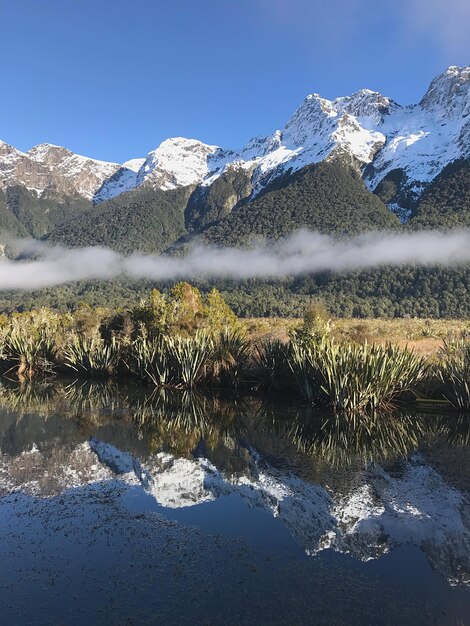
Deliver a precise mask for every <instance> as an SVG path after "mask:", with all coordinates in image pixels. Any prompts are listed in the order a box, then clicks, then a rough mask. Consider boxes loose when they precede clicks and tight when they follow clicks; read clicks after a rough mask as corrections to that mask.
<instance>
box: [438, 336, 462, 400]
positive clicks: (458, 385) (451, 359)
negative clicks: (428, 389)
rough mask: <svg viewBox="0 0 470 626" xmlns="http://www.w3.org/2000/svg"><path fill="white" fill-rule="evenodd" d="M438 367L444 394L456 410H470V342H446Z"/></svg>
mask: <svg viewBox="0 0 470 626" xmlns="http://www.w3.org/2000/svg"><path fill="white" fill-rule="evenodd" d="M439 357H440V358H439V363H438V365H437V366H436V371H437V378H438V380H439V382H440V383H441V385H442V394H443V396H444V398H446V400H448V401H449V402H450V403H451V404H452V406H454V407H455V408H456V409H460V410H464V411H469V410H470V342H469V341H466V340H465V339H460V340H458V341H452V342H445V343H444V346H443V348H442V350H441V352H440V353H439Z"/></svg>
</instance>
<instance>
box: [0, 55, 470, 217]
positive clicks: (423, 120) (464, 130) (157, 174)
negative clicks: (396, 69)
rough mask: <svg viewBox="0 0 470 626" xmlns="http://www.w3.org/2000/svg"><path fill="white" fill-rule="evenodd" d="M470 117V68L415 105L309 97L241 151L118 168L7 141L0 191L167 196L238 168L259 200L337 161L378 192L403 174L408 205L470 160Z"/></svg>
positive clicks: (2, 148) (184, 145) (366, 96)
mask: <svg viewBox="0 0 470 626" xmlns="http://www.w3.org/2000/svg"><path fill="white" fill-rule="evenodd" d="M469 114H470V66H469V67H463V68H459V67H455V66H452V67H449V68H448V69H447V70H446V71H445V72H443V73H442V74H440V75H439V76H437V77H436V78H435V79H434V80H433V81H432V83H431V85H430V87H429V89H428V91H427V92H426V94H425V96H424V97H423V98H422V100H421V102H420V103H419V104H416V105H413V106H400V105H399V104H397V103H396V102H394V101H393V100H391V99H390V98H387V97H386V96H383V95H382V94H380V93H378V92H375V91H371V90H369V89H361V90H360V91H358V92H356V93H354V94H353V95H351V96H347V97H342V98H336V99H335V100H327V99H325V98H322V97H321V96H319V95H318V94H316V93H314V94H311V95H309V96H307V97H306V98H305V100H304V102H303V103H302V104H301V106H300V107H299V108H298V109H297V111H295V113H294V114H293V115H292V117H291V118H290V119H289V120H288V122H287V123H286V124H285V126H284V128H282V129H280V130H277V131H275V132H274V133H273V134H272V135H269V136H267V137H255V138H254V139H252V140H250V141H249V142H248V144H247V145H246V146H245V147H244V148H242V149H241V150H239V151H233V150H223V149H221V148H219V147H217V146H212V145H208V144H205V143H203V142H201V141H197V140H195V139H186V138H182V137H177V138H172V139H167V140H165V141H163V142H162V143H161V144H160V145H159V146H158V147H157V148H156V149H155V150H152V151H151V152H149V154H148V155H147V157H146V158H144V159H133V160H132V161H128V162H127V163H124V164H123V165H119V164H116V163H104V162H101V161H96V160H93V159H88V158H86V157H82V156H78V155H75V154H73V153H72V152H70V151H68V150H66V149H65V148H61V147H58V146H51V145H49V144H41V145H39V146H36V147H34V148H32V149H31V150H30V151H29V152H27V153H22V152H20V151H18V150H16V149H15V148H13V147H12V146H9V145H7V144H5V143H3V142H0V187H8V186H10V185H15V184H20V185H24V186H26V187H28V188H29V189H35V190H37V192H38V193H41V192H42V191H44V189H46V188H49V187H55V188H57V190H58V191H59V192H62V193H65V194H70V193H79V194H81V195H83V196H84V197H86V198H93V200H94V201H95V202H101V201H103V200H107V199H110V198H112V197H114V196H116V195H119V194H121V193H123V192H125V191H129V190H130V189H133V188H135V187H137V186H139V185H143V184H148V185H151V186H152V187H154V188H158V189H162V190H167V189H174V188H175V187H181V186H188V185H203V186H208V185H210V184H212V183H213V182H214V180H216V179H217V178H218V177H220V176H222V175H224V174H225V173H226V172H227V171H228V170H229V169H230V168H234V167H236V168H243V169H245V170H246V171H247V172H248V173H249V175H250V177H251V183H252V193H253V194H254V195H256V194H257V193H258V192H259V191H261V190H262V189H263V187H265V186H266V185H267V184H269V183H270V182H271V181H272V180H273V179H274V178H276V177H277V176H280V175H282V174H284V173H286V172H287V171H296V170H299V169H301V168H302V167H304V166H305V165H309V164H311V163H317V162H319V161H323V160H325V159H333V158H338V157H339V158H341V159H342V160H345V161H347V162H348V163H350V164H352V165H353V166H355V167H356V168H357V169H358V170H359V171H361V172H362V173H363V176H364V179H365V181H366V184H367V185H368V186H369V188H370V189H372V190H373V189H375V188H376V187H377V185H378V184H379V183H380V182H381V181H382V180H383V179H384V178H385V177H386V176H387V175H388V174H389V173H390V172H392V171H395V170H400V171H402V172H403V175H404V180H406V189H405V188H403V189H401V190H399V191H401V195H402V196H403V194H404V193H405V192H406V194H405V195H406V199H405V201H406V202H407V203H408V204H409V203H412V202H413V201H414V200H416V199H417V198H418V197H419V195H420V194H421V192H422V191H423V190H424V188H425V187H426V185H427V184H428V183H429V182H430V181H431V180H432V179H433V178H434V177H435V176H437V174H439V173H440V172H441V171H442V169H443V168H444V167H445V166H446V165H447V164H448V163H450V162H452V161H454V160H455V159H458V158H467V157H470V121H469V120H468V115H469ZM397 202H398V201H394V202H393V203H391V204H393V205H397Z"/></svg>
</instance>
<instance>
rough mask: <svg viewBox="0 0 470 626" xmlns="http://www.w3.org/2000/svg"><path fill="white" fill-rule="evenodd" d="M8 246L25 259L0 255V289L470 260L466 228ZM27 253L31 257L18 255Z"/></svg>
mask: <svg viewBox="0 0 470 626" xmlns="http://www.w3.org/2000/svg"><path fill="white" fill-rule="evenodd" d="M14 245H15V246H16V251H17V252H18V253H19V254H20V255H21V256H22V257H23V260H9V259H6V258H5V259H3V260H1V261H0V290H10V289H26V290H32V289H39V288H42V287H51V286H53V285H60V284H63V283H66V282H71V281H78V280H85V279H103V280H109V279H112V278H117V277H125V278H130V279H132V280H139V279H143V278H146V279H153V280H179V279H183V278H186V279H196V278H202V277H207V278H218V277H230V278H234V279H243V278H270V277H282V276H295V275H301V274H307V273H315V272H320V271H325V270H330V271H338V272H340V271H348V270H356V269H366V268H371V267H379V266H384V265H391V266H397V265H402V264H405V263H408V264H416V265H421V266H431V265H444V266H452V265H456V264H461V263H470V230H461V231H454V232H449V233H441V232H438V231H429V232H418V233H406V234H403V233H401V234H395V233H369V234H364V235H360V236H358V237H355V238H352V239H346V240H337V239H334V238H332V237H329V236H327V235H321V234H319V233H315V232H310V231H299V232H297V233H294V234H293V235H291V236H290V237H288V238H287V239H285V240H282V241H279V242H276V243H274V244H272V245H268V246H257V247H254V248H251V249H249V250H241V249H234V248H209V247H197V248H193V249H192V250H190V251H189V253H188V254H187V255H186V256H185V257H169V256H159V255H143V254H137V253H135V254H132V255H130V256H122V255H119V254H117V253H116V252H113V251H112V250H109V249H107V248H98V247H93V248H72V249H68V248H62V247H60V246H54V247H48V246H46V245H44V244H37V243H36V242H27V241H26V242H24V241H21V240H16V241H15V242H14ZM31 254H32V255H33V257H32V258H31V256H30V258H29V259H24V257H25V256H27V255H31Z"/></svg>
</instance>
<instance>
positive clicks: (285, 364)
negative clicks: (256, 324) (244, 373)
mask: <svg viewBox="0 0 470 626" xmlns="http://www.w3.org/2000/svg"><path fill="white" fill-rule="evenodd" d="M289 355H290V348H289V345H288V344H285V343H282V341H279V340H278V339H274V340H272V341H266V342H265V343H263V344H262V345H261V346H256V349H255V353H254V365H255V376H256V378H257V380H258V383H259V385H260V386H261V387H263V388H265V389H280V388H284V387H286V386H287V385H288V384H289V382H290V378H291V371H290V368H289Z"/></svg>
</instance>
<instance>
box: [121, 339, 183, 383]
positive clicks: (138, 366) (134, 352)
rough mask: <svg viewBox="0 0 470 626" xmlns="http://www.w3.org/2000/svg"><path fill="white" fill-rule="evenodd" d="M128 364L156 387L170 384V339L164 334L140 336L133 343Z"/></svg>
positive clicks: (136, 373) (138, 374)
mask: <svg viewBox="0 0 470 626" xmlns="http://www.w3.org/2000/svg"><path fill="white" fill-rule="evenodd" d="M127 365H128V367H129V369H130V370H131V371H132V372H133V373H134V374H135V375H136V376H137V377H138V378H140V379H141V380H144V381H147V382H152V383H153V384H154V385H155V386H156V387H165V386H166V385H169V384H170V383H171V378H172V376H171V374H172V371H171V362H170V358H169V353H168V340H167V339H166V338H165V337H164V336H158V337H156V338H150V337H148V336H147V335H141V336H139V337H138V338H137V339H136V340H135V341H134V343H133V344H132V347H131V351H130V357H129V360H128V363H127Z"/></svg>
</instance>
